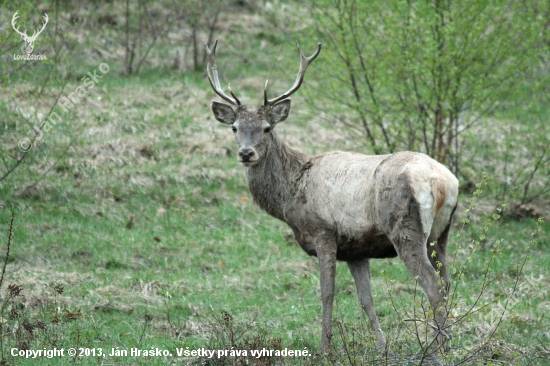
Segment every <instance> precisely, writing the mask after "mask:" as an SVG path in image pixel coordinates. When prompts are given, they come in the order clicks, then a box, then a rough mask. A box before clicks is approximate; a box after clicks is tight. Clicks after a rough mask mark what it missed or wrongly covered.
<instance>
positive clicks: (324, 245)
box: [316, 241, 336, 352]
mask: <svg viewBox="0 0 550 366" xmlns="http://www.w3.org/2000/svg"><path fill="white" fill-rule="evenodd" d="M319 244H320V245H317V249H316V251H317V258H318V259H319V270H320V272H321V276H320V277H321V300H322V302H323V328H322V333H321V352H330V349H331V347H332V344H331V341H332V329H331V323H332V304H333V301H334V279H335V277H336V245H333V244H332V243H330V242H328V241H324V242H321V243H319Z"/></svg>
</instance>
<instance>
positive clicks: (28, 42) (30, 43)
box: [11, 11, 48, 54]
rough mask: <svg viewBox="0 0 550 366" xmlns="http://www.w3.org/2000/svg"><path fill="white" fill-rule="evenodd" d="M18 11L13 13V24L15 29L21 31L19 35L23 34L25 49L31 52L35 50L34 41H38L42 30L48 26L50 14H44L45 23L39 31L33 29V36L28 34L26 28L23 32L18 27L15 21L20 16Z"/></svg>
mask: <svg viewBox="0 0 550 366" xmlns="http://www.w3.org/2000/svg"><path fill="white" fill-rule="evenodd" d="M17 13H18V12H17V11H16V12H15V14H13V17H12V18H11V26H12V27H13V29H14V30H15V31H16V32H17V33H19V35H20V36H21V38H22V39H23V41H24V42H25V49H26V51H27V54H31V53H32V51H33V50H34V42H35V41H36V39H37V38H38V36H39V35H40V33H42V31H43V30H44V28H46V24H48V14H44V24H43V25H42V29H40V30H39V31H38V33H37V32H36V30H35V31H33V34H32V36H30V37H29V36H28V35H27V30H26V29H25V31H24V32H21V31H19V27H16V26H15V23H16V20H17V18H19V16H18V15H17Z"/></svg>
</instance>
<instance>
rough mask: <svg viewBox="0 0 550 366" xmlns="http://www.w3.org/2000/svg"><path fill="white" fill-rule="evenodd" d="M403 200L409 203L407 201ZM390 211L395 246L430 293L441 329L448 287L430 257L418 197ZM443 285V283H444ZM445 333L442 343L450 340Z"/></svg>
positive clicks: (388, 229)
mask: <svg viewBox="0 0 550 366" xmlns="http://www.w3.org/2000/svg"><path fill="white" fill-rule="evenodd" d="M403 203H405V204H404V205H403ZM392 206H393V207H390V208H391V210H390V211H389V212H388V213H387V214H386V217H387V221H386V225H387V226H386V228H387V232H388V237H389V238H390V240H391V242H392V243H393V245H394V246H395V249H396V251H397V254H398V255H399V257H400V258H401V259H402V260H403V262H404V263H405V266H406V267H407V269H408V270H409V272H411V274H412V275H413V277H415V278H416V279H417V280H418V282H419V283H420V285H421V286H422V288H423V289H424V291H425V292H426V295H427V297H428V300H429V302H430V305H431V307H432V309H433V311H434V318H435V321H436V323H437V326H438V328H439V329H440V330H441V329H442V328H443V326H444V324H445V320H446V319H447V312H446V309H445V295H446V294H445V288H444V284H443V283H442V281H441V278H440V277H439V276H438V275H437V274H436V270H435V268H434V266H433V265H432V262H431V261H430V258H429V257H428V253H427V250H426V243H427V241H428V234H427V233H426V232H425V230H424V228H423V224H422V218H421V210H420V207H419V204H418V202H417V201H416V200H415V198H414V197H411V196H409V197H407V199H405V200H404V202H403V201H402V202H401V205H392ZM442 285H443V287H442ZM444 334H445V333H442V332H439V333H438V343H439V344H440V345H443V344H444V343H445V341H446V339H445V338H446V337H445V336H444Z"/></svg>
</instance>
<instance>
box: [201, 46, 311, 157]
mask: <svg viewBox="0 0 550 366" xmlns="http://www.w3.org/2000/svg"><path fill="white" fill-rule="evenodd" d="M217 45H218V40H216V41H215V42H214V45H213V46H212V49H210V48H208V45H206V44H205V46H206V53H207V55H208V58H209V63H208V66H207V68H206V70H207V73H208V81H210V85H211V86H212V89H214V91H215V92H216V94H218V95H219V96H220V97H221V98H222V99H223V100H225V101H226V102H228V103H229V104H230V105H227V104H223V103H218V102H216V101H212V105H211V108H212V112H214V117H215V118H216V119H217V120H218V121H219V122H221V123H224V124H227V125H231V129H232V130H233V133H234V134H235V139H236V141H237V146H238V148H239V152H238V161H239V162H241V163H243V164H244V165H245V166H247V167H250V166H254V165H256V164H257V163H259V162H260V161H262V160H263V159H264V158H265V156H266V153H267V150H268V146H269V141H270V140H269V139H272V137H273V135H272V133H273V132H272V130H273V128H274V127H275V125H277V123H280V122H283V121H284V120H286V119H287V117H288V114H289V112H290V99H288V98H289V97H290V96H291V95H292V94H294V93H295V92H296V91H297V90H298V89H299V88H300V86H301V85H302V82H303V81H304V75H305V72H306V69H307V67H308V65H309V64H310V63H311V62H312V61H313V60H315V58H316V57H317V56H318V55H319V52H321V43H319V44H318V45H317V50H316V51H315V53H314V54H313V55H311V56H310V57H305V56H304V54H303V53H302V50H301V49H300V45H299V44H298V42H296V47H297V48H298V52H299V53H300V69H299V70H298V76H297V77H296V81H295V82H294V85H293V86H292V87H291V88H290V89H289V90H288V91H287V92H286V93H284V94H281V95H280V96H278V97H276V98H273V99H267V84H268V83H267V81H266V83H265V88H264V103H263V105H262V106H260V107H259V108H258V109H257V110H249V109H248V108H247V107H246V106H245V105H243V104H242V103H241V102H240V100H239V99H238V98H237V97H236V96H235V94H234V93H233V91H232V90H231V87H230V86H229V85H228V89H229V92H230V94H231V97H230V96H228V95H227V94H225V93H224V92H223V90H222V88H221V86H220V81H219V77H218V69H217V66H216V57H215V54H216V46H217Z"/></svg>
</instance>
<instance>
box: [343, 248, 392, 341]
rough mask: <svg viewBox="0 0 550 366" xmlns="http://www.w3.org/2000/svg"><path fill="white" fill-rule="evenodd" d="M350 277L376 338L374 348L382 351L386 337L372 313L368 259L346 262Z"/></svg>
mask: <svg viewBox="0 0 550 366" xmlns="http://www.w3.org/2000/svg"><path fill="white" fill-rule="evenodd" d="M347 264H348V267H349V270H350V272H351V275H352V276H353V279H354V280H355V287H356V288H357V295H358V296H359V301H360V302H361V306H362V307H363V310H364V311H365V313H367V315H368V317H369V320H370V325H371V327H372V330H373V331H374V334H375V336H376V346H377V348H378V349H380V350H382V349H385V348H386V337H385V335H384V333H383V332H382V329H381V328H380V323H379V322H378V318H377V317H376V313H375V311H374V301H373V299H372V292H371V281H370V264H369V259H368V258H365V259H361V260H358V261H352V262H347Z"/></svg>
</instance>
